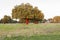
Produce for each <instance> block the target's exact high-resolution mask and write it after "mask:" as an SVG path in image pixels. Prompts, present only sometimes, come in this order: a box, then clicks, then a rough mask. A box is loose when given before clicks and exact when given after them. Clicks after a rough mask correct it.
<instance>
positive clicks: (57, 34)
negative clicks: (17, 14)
mask: <svg viewBox="0 0 60 40" xmlns="http://www.w3.org/2000/svg"><path fill="white" fill-rule="evenodd" d="M0 38H1V40H2V39H4V40H5V39H6V40H20V39H21V40H29V39H30V40H37V39H38V40H44V39H46V40H48V39H49V40H52V39H53V40H60V23H39V24H33V23H29V24H28V25H27V24H24V23H22V24H21V23H20V24H18V23H16V24H0Z"/></svg>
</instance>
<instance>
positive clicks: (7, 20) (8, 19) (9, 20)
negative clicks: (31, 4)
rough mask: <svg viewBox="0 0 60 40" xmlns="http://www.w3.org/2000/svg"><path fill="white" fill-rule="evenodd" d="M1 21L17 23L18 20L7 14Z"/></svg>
mask: <svg viewBox="0 0 60 40" xmlns="http://www.w3.org/2000/svg"><path fill="white" fill-rule="evenodd" d="M0 23H4V24H5V23H17V21H15V20H12V18H11V17H10V16H7V15H5V16H4V17H3V18H2V19H1V20H0Z"/></svg>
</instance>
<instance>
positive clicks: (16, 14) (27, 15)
mask: <svg viewBox="0 0 60 40" xmlns="http://www.w3.org/2000/svg"><path fill="white" fill-rule="evenodd" d="M11 15H12V18H11V16H7V15H5V16H4V17H3V18H2V19H1V20H0V23H27V24H28V23H45V22H47V20H46V19H44V14H43V13H42V11H41V10H39V9H38V7H33V6H32V5H31V4H29V3H26V4H24V3H22V4H21V5H16V6H14V8H13V9H12V13H11ZM13 19H19V21H15V20H13ZM48 20H49V22H50V23H60V16H55V17H53V18H49V19H48Z"/></svg>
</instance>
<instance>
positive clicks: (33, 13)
mask: <svg viewBox="0 0 60 40" xmlns="http://www.w3.org/2000/svg"><path fill="white" fill-rule="evenodd" d="M12 18H13V19H20V20H22V19H33V20H43V19H44V14H43V13H42V12H41V11H40V10H39V9H38V7H33V6H32V5H30V4H29V3H26V4H24V3H22V4H21V5H16V6H15V7H14V9H12Z"/></svg>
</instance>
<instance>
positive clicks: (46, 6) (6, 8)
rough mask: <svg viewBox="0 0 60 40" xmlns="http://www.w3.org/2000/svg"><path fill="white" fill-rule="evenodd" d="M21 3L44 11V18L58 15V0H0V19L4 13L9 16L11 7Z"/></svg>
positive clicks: (59, 6)
mask: <svg viewBox="0 0 60 40" xmlns="http://www.w3.org/2000/svg"><path fill="white" fill-rule="evenodd" d="M21 3H30V4H31V5H33V6H37V7H38V8H39V10H41V11H42V13H44V18H45V19H48V18H53V17H54V16H60V0H0V19H1V18H3V16H4V15H8V16H11V13H12V9H13V8H14V6H16V5H20V4H21Z"/></svg>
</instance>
